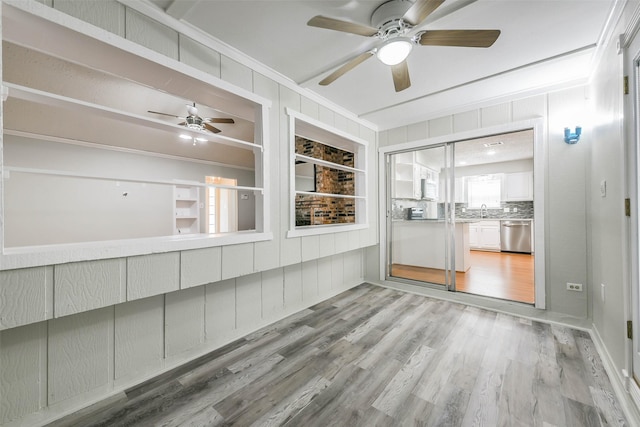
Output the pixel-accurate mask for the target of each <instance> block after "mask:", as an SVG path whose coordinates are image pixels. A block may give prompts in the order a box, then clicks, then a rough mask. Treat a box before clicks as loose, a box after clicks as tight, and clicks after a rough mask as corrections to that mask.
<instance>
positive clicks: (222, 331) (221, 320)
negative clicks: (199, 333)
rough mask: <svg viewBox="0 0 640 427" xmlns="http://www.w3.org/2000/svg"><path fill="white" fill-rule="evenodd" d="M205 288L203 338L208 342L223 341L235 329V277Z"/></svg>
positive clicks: (233, 332)
mask: <svg viewBox="0 0 640 427" xmlns="http://www.w3.org/2000/svg"><path fill="white" fill-rule="evenodd" d="M205 288H206V289H205V301H206V306H205V339H206V340H207V342H209V343H223V342H225V341H227V340H228V339H229V337H232V336H234V334H235V330H236V279H229V280H223V281H222V282H217V283H212V284H210V285H207V286H206V287H205Z"/></svg>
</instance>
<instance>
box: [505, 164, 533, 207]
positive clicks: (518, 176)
mask: <svg viewBox="0 0 640 427" xmlns="http://www.w3.org/2000/svg"><path fill="white" fill-rule="evenodd" d="M503 191H504V196H503V198H502V199H503V201H505V202H518V201H526V200H533V172H531V171H527V172H514V173H506V174H504V190H503Z"/></svg>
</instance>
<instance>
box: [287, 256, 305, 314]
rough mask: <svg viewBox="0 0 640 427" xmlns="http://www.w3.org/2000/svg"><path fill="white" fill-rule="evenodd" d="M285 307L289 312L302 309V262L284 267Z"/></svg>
mask: <svg viewBox="0 0 640 427" xmlns="http://www.w3.org/2000/svg"><path fill="white" fill-rule="evenodd" d="M284 308H285V310H286V311H287V313H292V312H294V311H298V310H301V309H302V308H303V306H302V264H295V265H290V266H287V267H285V268H284Z"/></svg>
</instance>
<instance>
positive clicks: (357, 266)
mask: <svg viewBox="0 0 640 427" xmlns="http://www.w3.org/2000/svg"><path fill="white" fill-rule="evenodd" d="M362 257H363V251H362V250H357V251H351V252H347V253H346V254H344V270H343V274H344V278H343V282H344V284H345V286H346V287H347V288H349V287H351V286H353V285H355V284H358V283H360V282H362V277H363V271H362V268H363V265H362V263H363V259H362Z"/></svg>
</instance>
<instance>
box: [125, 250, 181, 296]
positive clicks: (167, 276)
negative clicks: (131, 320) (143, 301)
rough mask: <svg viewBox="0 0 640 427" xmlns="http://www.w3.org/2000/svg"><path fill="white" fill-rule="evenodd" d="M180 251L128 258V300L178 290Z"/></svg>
mask: <svg viewBox="0 0 640 427" xmlns="http://www.w3.org/2000/svg"><path fill="white" fill-rule="evenodd" d="M179 283H180V253H179V252H168V253H163V254H152V255H142V256H135V257H130V258H128V259H127V300H128V301H131V300H134V299H138V298H145V297H149V296H153V295H159V294H164V293H167V292H172V291H177V290H178V288H179Z"/></svg>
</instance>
